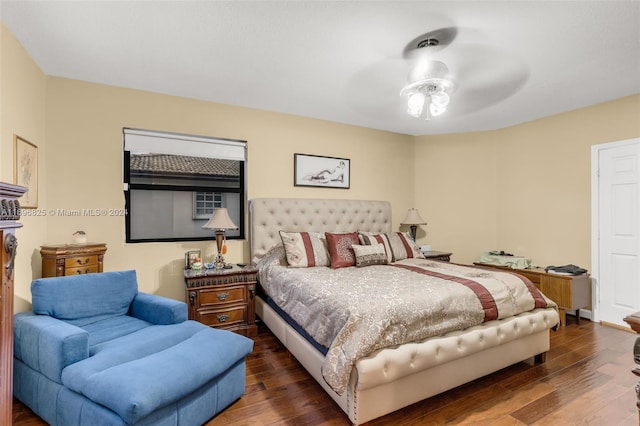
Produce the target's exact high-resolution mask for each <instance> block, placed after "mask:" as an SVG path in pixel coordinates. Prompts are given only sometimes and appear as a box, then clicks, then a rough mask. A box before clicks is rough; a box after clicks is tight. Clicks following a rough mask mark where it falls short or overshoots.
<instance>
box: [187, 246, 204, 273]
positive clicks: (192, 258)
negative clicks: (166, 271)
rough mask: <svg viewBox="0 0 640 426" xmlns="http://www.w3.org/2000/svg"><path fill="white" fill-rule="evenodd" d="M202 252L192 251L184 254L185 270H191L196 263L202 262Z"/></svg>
mask: <svg viewBox="0 0 640 426" xmlns="http://www.w3.org/2000/svg"><path fill="white" fill-rule="evenodd" d="M200 259H201V258H200V250H190V251H188V252H186V253H185V254H184V269H191V266H192V265H193V264H194V263H195V262H201V260H200Z"/></svg>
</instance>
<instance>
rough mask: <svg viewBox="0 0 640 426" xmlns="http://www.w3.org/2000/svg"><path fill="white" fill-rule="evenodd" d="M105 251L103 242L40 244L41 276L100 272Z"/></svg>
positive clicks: (105, 247) (105, 246)
mask: <svg viewBox="0 0 640 426" xmlns="http://www.w3.org/2000/svg"><path fill="white" fill-rule="evenodd" d="M106 251H107V245H106V244H103V243H84V244H57V245H50V246H42V247H41V248H40V255H41V256H42V278H47V277H64V276H67V275H78V274H92V273H95V272H102V268H103V263H104V254H105V252H106Z"/></svg>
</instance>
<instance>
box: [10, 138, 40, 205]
mask: <svg viewBox="0 0 640 426" xmlns="http://www.w3.org/2000/svg"><path fill="white" fill-rule="evenodd" d="M13 183H15V184H16V185H20V186H24V187H26V188H27V192H26V193H25V194H24V195H23V196H22V197H21V198H20V207H21V208H25V209H36V208H38V147H37V146H35V145H34V144H32V143H31V142H29V141H27V140H26V139H23V138H21V137H20V136H18V135H13Z"/></svg>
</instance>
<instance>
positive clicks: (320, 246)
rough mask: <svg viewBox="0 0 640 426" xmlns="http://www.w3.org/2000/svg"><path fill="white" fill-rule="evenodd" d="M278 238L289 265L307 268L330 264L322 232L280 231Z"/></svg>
mask: <svg viewBox="0 0 640 426" xmlns="http://www.w3.org/2000/svg"><path fill="white" fill-rule="evenodd" d="M280 238H281V239H282V244H283V245H284V251H285V255H286V257H287V263H288V264H289V266H290V267H292V268H309V267H313V266H329V265H330V264H331V260H330V258H329V252H328V250H327V240H326V239H325V237H324V234H321V233H319V232H284V231H280Z"/></svg>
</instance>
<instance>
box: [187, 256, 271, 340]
mask: <svg viewBox="0 0 640 426" xmlns="http://www.w3.org/2000/svg"><path fill="white" fill-rule="evenodd" d="M257 272H258V270H257V269H256V268H254V267H252V266H245V267H244V268H241V267H240V266H238V265H233V267H232V268H231V269H201V270H198V271H194V270H191V269H186V270H185V271H184V281H185V285H186V300H187V306H188V307H189V319H190V320H195V321H199V322H201V323H203V324H205V325H208V326H210V327H214V328H222V329H225V330H230V331H235V332H236V333H238V334H242V335H244V336H248V337H252V336H257V334H258V327H257V326H256V324H255V318H256V315H255V307H254V306H255V305H254V302H255V294H256V275H257Z"/></svg>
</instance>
